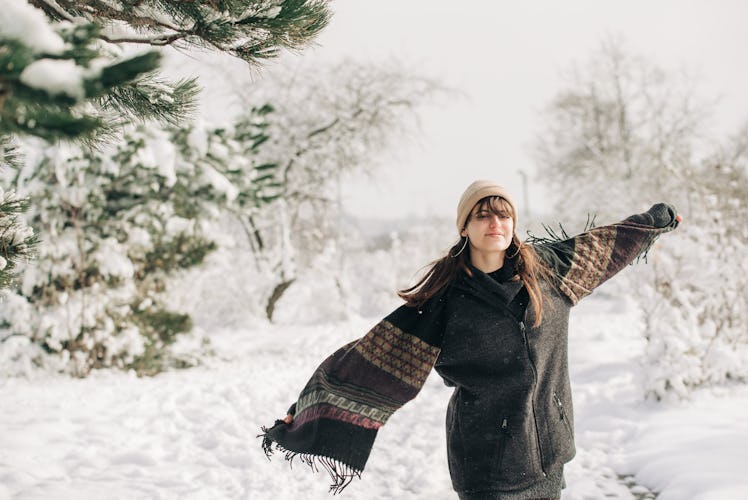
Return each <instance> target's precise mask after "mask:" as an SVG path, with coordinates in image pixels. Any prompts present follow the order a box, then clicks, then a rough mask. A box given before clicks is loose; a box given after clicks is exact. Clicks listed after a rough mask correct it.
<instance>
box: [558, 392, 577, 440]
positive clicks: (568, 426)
mask: <svg viewBox="0 0 748 500" xmlns="http://www.w3.org/2000/svg"><path fill="white" fill-rule="evenodd" d="M553 400H554V401H555V402H556V407H557V408H558V413H559V415H560V416H561V420H563V421H564V425H566V430H567V431H569V437H571V438H572V439H574V431H572V429H571V422H569V419H568V418H566V412H565V411H564V404H563V403H562V402H561V398H559V397H558V394H556V393H555V392H554V393H553Z"/></svg>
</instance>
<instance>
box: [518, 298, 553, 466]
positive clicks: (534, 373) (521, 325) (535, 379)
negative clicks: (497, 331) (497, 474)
mask: <svg viewBox="0 0 748 500" xmlns="http://www.w3.org/2000/svg"><path fill="white" fill-rule="evenodd" d="M526 319H527V309H525V314H524V317H523V318H522V321H520V322H519V330H520V332H522V342H524V344H525V349H526V350H527V359H528V360H529V361H530V368H531V369H532V377H533V384H532V398H531V399H530V405H531V408H532V419H533V422H535V440H536V442H537V446H538V455H539V456H540V470H541V471H542V472H543V477H546V476H548V474H546V472H545V467H543V449H542V448H541V447H540V430H539V429H540V428H539V427H538V416H537V414H536V412H535V391H536V389H537V387H538V371H537V368H535V361H534V360H533V359H532V353H531V352H530V343H529V342H528V341H527V329H526V328H525V320H526Z"/></svg>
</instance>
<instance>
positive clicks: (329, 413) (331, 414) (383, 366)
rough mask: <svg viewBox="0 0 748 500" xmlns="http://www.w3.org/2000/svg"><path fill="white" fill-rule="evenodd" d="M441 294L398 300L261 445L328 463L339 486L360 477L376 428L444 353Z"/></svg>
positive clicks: (332, 361) (333, 360) (317, 377)
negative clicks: (418, 304)
mask: <svg viewBox="0 0 748 500" xmlns="http://www.w3.org/2000/svg"><path fill="white" fill-rule="evenodd" d="M443 310H444V307H443V303H442V299H436V298H435V299H434V300H432V301H430V302H427V303H426V305H425V306H424V307H423V308H422V309H421V310H418V309H415V308H412V307H407V306H401V307H399V308H398V309H396V310H395V311H394V312H393V313H391V314H390V315H389V316H387V317H386V318H384V319H383V320H382V321H380V322H379V323H377V324H376V325H375V326H374V327H373V328H372V329H371V330H369V332H368V333H367V334H366V335H364V336H363V337H362V338H361V339H359V340H356V341H354V342H351V343H349V344H347V345H345V346H343V347H341V348H340V349H338V350H337V351H336V352H335V353H334V354H332V355H331V356H329V357H328V358H327V359H326V360H325V361H324V362H323V363H322V364H321V365H320V366H319V367H318V368H317V369H316V370H315V371H314V373H313V374H312V377H311V379H310V380H309V382H308V383H307V385H306V386H305V387H304V389H303V390H302V391H301V394H300V395H299V398H298V400H297V401H296V402H295V403H294V404H293V405H292V406H291V407H290V408H289V409H288V412H287V415H286V417H285V418H284V419H283V420H276V421H275V424H274V425H273V426H272V427H271V428H264V427H263V429H262V430H263V434H262V437H263V443H262V446H263V449H264V450H265V453H266V454H267V455H268V456H269V455H270V453H271V452H272V448H273V447H275V448H276V449H279V450H281V451H284V452H285V454H286V459H287V460H291V459H293V458H294V457H297V456H298V457H299V459H300V460H301V461H302V462H305V463H307V464H309V465H311V466H312V467H313V468H316V467H317V466H322V467H324V468H325V469H326V470H327V471H328V472H329V474H330V475H331V477H332V479H333V485H332V487H331V489H332V490H333V491H336V492H337V491H340V490H341V489H343V488H344V487H345V486H346V485H347V484H348V483H349V482H350V481H351V480H352V479H353V478H354V477H357V476H360V474H361V471H363V469H364V465H365V464H366V461H367V459H368V457H369V453H370V451H371V448H372V446H373V444H374V439H375V437H376V434H377V431H378V429H379V428H380V427H381V426H382V425H384V423H385V422H386V421H387V419H388V418H389V417H390V415H392V413H393V412H394V411H396V410H397V409H398V408H400V407H401V406H402V405H404V404H405V403H406V402H408V401H409V400H411V399H413V398H414V397H415V396H416V395H417V394H418V392H419V391H420V390H421V387H422V386H423V383H424V382H425V381H426V377H428V375H429V373H430V372H431V368H432V367H433V365H434V363H435V362H436V358H437V357H438V355H439V352H440V350H439V344H440V342H441V329H442V326H441V325H442V319H441V318H442V314H443V312H442V311H443Z"/></svg>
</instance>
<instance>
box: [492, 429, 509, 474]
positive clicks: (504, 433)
mask: <svg viewBox="0 0 748 500" xmlns="http://www.w3.org/2000/svg"><path fill="white" fill-rule="evenodd" d="M499 430H500V431H501V434H500V435H499V453H498V457H497V458H496V465H495V470H498V471H499V474H501V465H502V464H503V462H504V452H505V451H506V445H507V440H508V439H509V437H510V436H509V422H508V420H507V418H506V417H504V418H503V420H502V421H501V426H500V427H499Z"/></svg>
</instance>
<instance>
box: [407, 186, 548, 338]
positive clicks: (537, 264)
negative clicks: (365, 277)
mask: <svg viewBox="0 0 748 500" xmlns="http://www.w3.org/2000/svg"><path fill="white" fill-rule="evenodd" d="M475 206H477V207H478V210H486V211H488V212H491V213H493V214H496V215H499V216H509V217H512V218H513V219H514V220H515V221H516V220H517V218H516V216H515V214H514V207H512V205H511V203H509V202H508V201H507V200H506V199H505V198H503V197H501V196H487V197H485V198H482V199H481V200H479V201H478V203H476V204H475ZM473 208H475V207H473ZM473 211H474V210H471V211H470V214H469V215H468V218H467V220H466V221H465V226H467V225H468V223H469V222H470V219H471V218H472V216H473ZM466 240H467V237H461V238H460V241H458V242H457V243H456V244H455V245H453V246H452V248H450V249H449V251H448V252H447V255H445V256H444V257H442V258H440V259H437V260H435V261H433V262H431V263H430V264H429V265H427V266H426V267H427V268H428V270H427V271H426V274H425V275H424V276H423V277H422V278H421V279H420V280H419V281H418V282H417V283H416V284H415V285H413V286H411V287H409V288H404V289H402V290H398V292H397V294H398V295H399V296H400V297H401V298H402V299H404V300H405V302H406V304H407V305H409V306H411V307H422V306H423V305H424V304H425V303H426V301H427V300H429V299H430V298H431V297H433V296H434V295H436V294H438V293H439V292H440V291H442V290H444V289H445V288H446V287H447V286H449V285H451V284H452V283H453V282H454V281H455V279H457V276H458V274H459V272H460V271H463V272H464V273H465V274H467V275H468V276H472V275H473V272H472V271H471V270H470V266H469V265H468V264H469V262H470V245H468V244H467V241H466ZM506 253H507V255H506V256H505V258H507V259H510V260H511V262H512V263H513V264H514V269H515V270H516V272H517V277H516V279H521V280H522V281H523V282H524V284H525V287H526V288H527V293H528V295H529V296H530V302H531V303H532V305H533V308H534V310H535V323H534V324H533V326H538V325H539V324H540V322H541V321H542V318H543V294H542V292H541V291H540V285H539V279H540V278H548V277H549V276H550V270H549V269H548V268H547V267H546V266H545V265H544V264H543V263H542V261H541V260H540V259H539V258H538V256H537V254H536V253H535V250H534V249H533V248H532V247H531V246H530V245H525V244H523V243H522V242H521V241H520V240H519V238H518V237H517V232H516V227H515V229H514V234H512V242H511V243H510V244H509V248H507V251H506Z"/></svg>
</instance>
